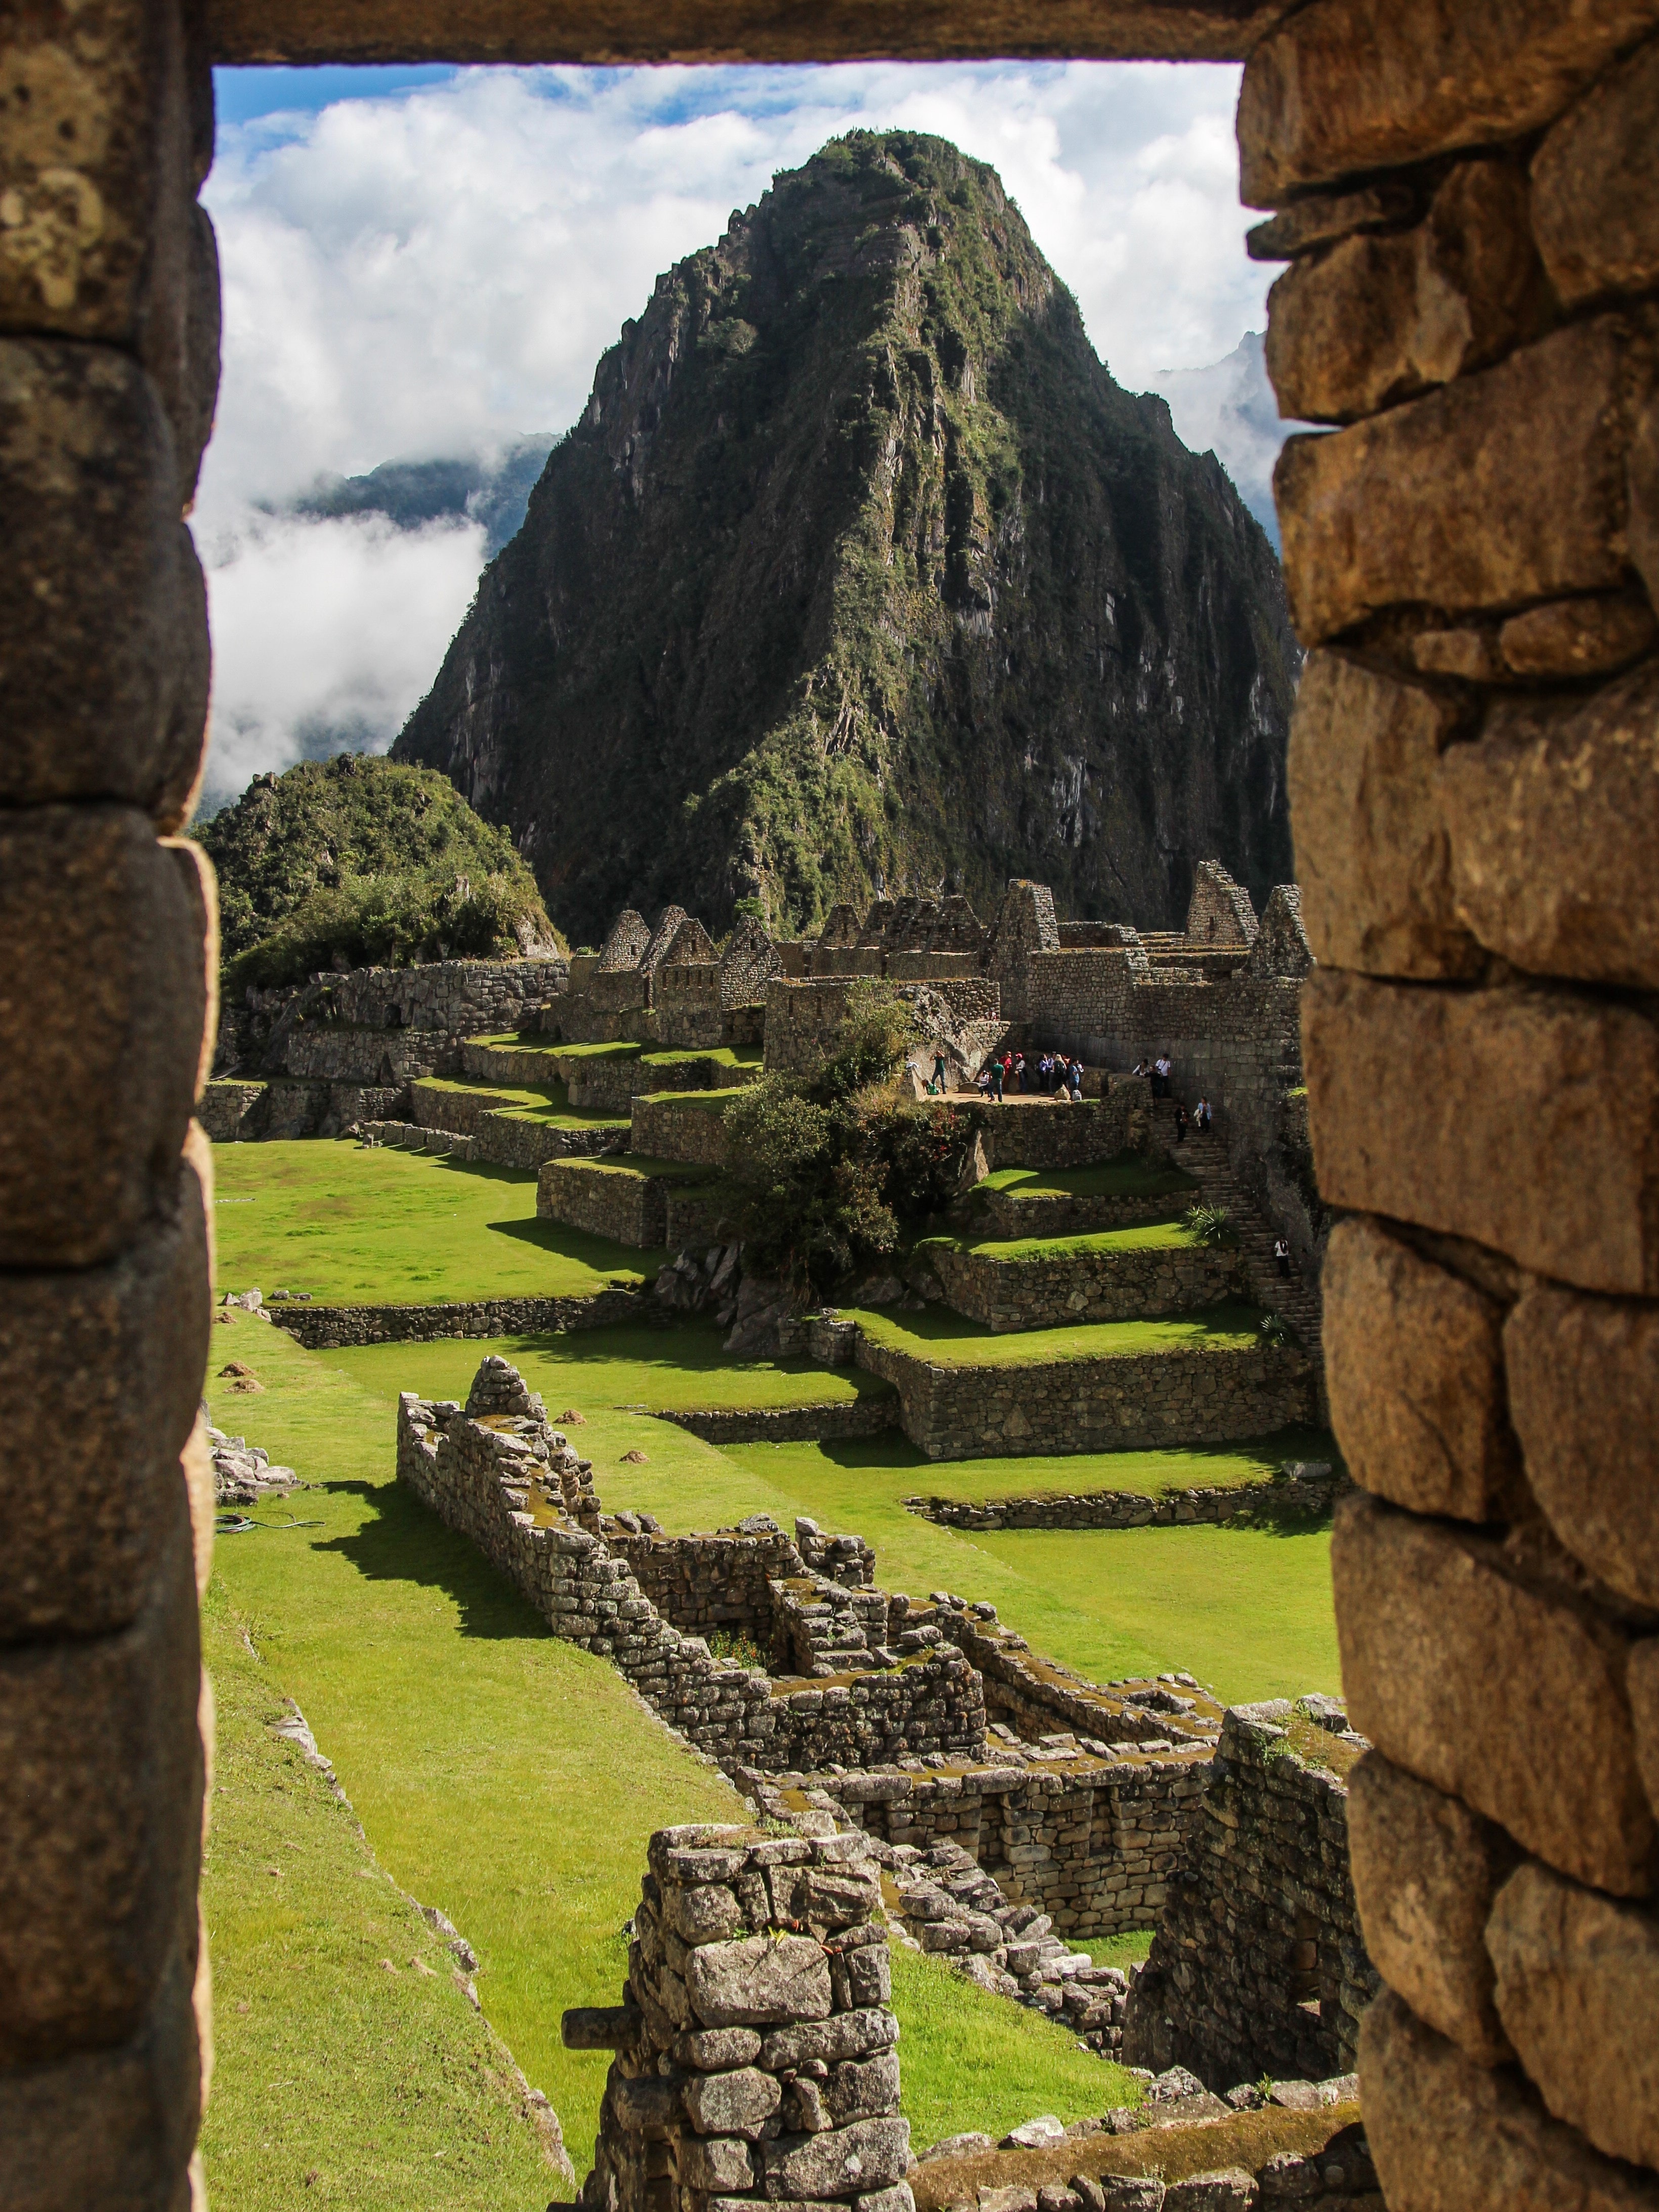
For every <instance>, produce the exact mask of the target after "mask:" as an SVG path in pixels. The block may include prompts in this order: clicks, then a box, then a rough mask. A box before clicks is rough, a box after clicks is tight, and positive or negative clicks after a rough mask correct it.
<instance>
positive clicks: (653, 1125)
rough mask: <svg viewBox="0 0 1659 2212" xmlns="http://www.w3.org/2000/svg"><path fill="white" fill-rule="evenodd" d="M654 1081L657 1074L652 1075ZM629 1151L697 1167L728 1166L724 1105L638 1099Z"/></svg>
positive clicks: (635, 1101)
mask: <svg viewBox="0 0 1659 2212" xmlns="http://www.w3.org/2000/svg"><path fill="white" fill-rule="evenodd" d="M651 1074H652V1078H653V1081H654V1079H655V1075H656V1071H655V1070H654V1069H653V1070H652V1071H651ZM630 1111H631V1113H632V1115H633V1129H634V1133H633V1137H632V1139H631V1140H630V1142H629V1150H630V1151H631V1152H642V1153H644V1154H645V1155H646V1156H647V1158H651V1159H654V1160H683V1161H685V1162H687V1163H688V1164H690V1165H692V1166H695V1167H708V1168H723V1167H724V1166H725V1165H726V1127H725V1109H724V1107H723V1105H720V1106H717V1105H714V1104H709V1105H700V1104H698V1103H696V1101H695V1100H693V1099H688V1098H651V1097H636V1098H635V1099H634V1101H633V1102H632V1105H631V1109H630Z"/></svg>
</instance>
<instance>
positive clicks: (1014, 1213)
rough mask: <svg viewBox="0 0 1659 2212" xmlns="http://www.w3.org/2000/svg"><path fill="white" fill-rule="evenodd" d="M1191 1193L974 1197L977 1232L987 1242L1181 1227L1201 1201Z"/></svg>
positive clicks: (990, 1193)
mask: <svg viewBox="0 0 1659 2212" xmlns="http://www.w3.org/2000/svg"><path fill="white" fill-rule="evenodd" d="M1199 1196H1200V1191H1199V1188H1198V1186H1197V1183H1196V1182H1194V1186H1193V1188H1191V1189H1190V1190H1175V1191H1168V1192H1166V1193H1165V1194H1164V1196H1163V1197H1162V1198H1073V1197H1072V1196H1071V1195H1069V1194H1060V1193H1057V1194H1055V1195H1054V1197H1052V1198H1019V1197H1017V1196H1016V1195H1015V1194H1014V1193H1013V1192H1012V1191H1007V1190H987V1188H986V1187H985V1186H984V1184H983V1183H981V1185H980V1186H979V1188H977V1189H976V1190H975V1192H974V1194H973V1213H974V1219H975V1226H976V1227H979V1228H980V1229H981V1233H982V1234H983V1235H984V1236H986V1237H1007V1238H1010V1239H1012V1238H1015V1237H1085V1236H1088V1235H1090V1234H1091V1233H1092V1232H1093V1231H1096V1230H1098V1229H1131V1228H1133V1227H1134V1226H1135V1225H1136V1224H1137V1223H1139V1222H1143V1221H1178V1220H1179V1219H1180V1218H1181V1217H1182V1214H1183V1213H1185V1212H1186V1211H1187V1208H1188V1206H1190V1205H1191V1204H1192V1203H1193V1200H1194V1199H1195V1198H1197V1197H1199Z"/></svg>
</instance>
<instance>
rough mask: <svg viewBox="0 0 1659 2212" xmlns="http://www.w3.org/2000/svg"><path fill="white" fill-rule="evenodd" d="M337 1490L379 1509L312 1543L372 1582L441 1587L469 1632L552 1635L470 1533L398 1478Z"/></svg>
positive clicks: (333, 1486)
mask: <svg viewBox="0 0 1659 2212" xmlns="http://www.w3.org/2000/svg"><path fill="white" fill-rule="evenodd" d="M326 1487H327V1488H328V1489H329V1490H330V1491H331V1492H336V1493H343V1494H346V1495H349V1496H352V1497H356V1498H362V1499H363V1500H364V1501H365V1502H366V1503H367V1504H368V1505H370V1506H371V1507H372V1508H373V1509H374V1511H373V1516H372V1517H371V1518H370V1519H368V1520H367V1521H365V1522H363V1524H362V1527H361V1528H356V1529H354V1530H353V1531H352V1533H351V1534H350V1535H349V1536H334V1537H331V1538H330V1539H329V1540H328V1541H327V1542H325V1543H319V1544H316V1545H313V1550H314V1551H318V1552H332V1553H335V1554H337V1557H339V1558H340V1559H345V1560H347V1561H348V1562H349V1564H350V1565H352V1566H353V1567H355V1568H356V1571H357V1572H358V1573H359V1574H360V1575H362V1577H363V1579H364V1581H365V1582H371V1583H413V1584H414V1585H415V1586H416V1587H417V1588H419V1589H437V1590H441V1591H442V1592H443V1593H444V1595H445V1596H446V1597H448V1598H450V1599H453V1601H454V1603H455V1605H456V1606H457V1607H458V1608H459V1612H460V1616H461V1622H460V1625H461V1633H462V1635H463V1636H480V1637H484V1638H490V1639H492V1640H496V1641H499V1640H501V1639H505V1638H517V1637H523V1636H550V1635H551V1634H552V1630H551V1629H550V1627H549V1626H548V1625H547V1623H546V1622H545V1621H544V1620H543V1619H542V1618H541V1615H540V1614H539V1613H537V1612H536V1610H535V1608H534V1607H532V1605H531V1603H530V1601H528V1599H526V1598H524V1597H521V1596H520V1594H519V1592H518V1591H517V1590H515V1589H513V1585H512V1584H511V1583H509V1582H507V1581H506V1580H505V1578H504V1577H502V1576H501V1575H499V1574H497V1572H496V1571H495V1568H494V1567H492V1566H491V1565H489V1561H488V1560H487V1559H484V1558H483V1554H482V1553H480V1552H479V1551H478V1550H477V1547H476V1546H474V1545H473V1544H472V1543H471V1541H469V1540H468V1539H467V1538H466V1537H465V1536H462V1535H459V1534H457V1533H456V1531H455V1530H454V1529H453V1528H446V1527H445V1525H444V1523H443V1522H441V1521H440V1520H439V1518H438V1517H437V1516H436V1514H435V1513H430V1512H428V1510H427V1509H426V1507H425V1506H424V1505H422V1504H421V1502H420V1500H419V1499H418V1498H415V1497H413V1496H411V1494H410V1492H408V1491H407V1490H404V1488H403V1487H402V1486H401V1485H399V1484H398V1483H380V1484H374V1483H368V1482H331V1483H329V1484H328V1485H326Z"/></svg>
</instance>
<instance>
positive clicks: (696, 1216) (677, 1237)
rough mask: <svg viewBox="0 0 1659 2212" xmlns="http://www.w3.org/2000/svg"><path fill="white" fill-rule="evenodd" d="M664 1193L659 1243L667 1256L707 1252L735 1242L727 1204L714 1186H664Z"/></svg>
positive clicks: (721, 1192) (726, 1199) (711, 1184)
mask: <svg viewBox="0 0 1659 2212" xmlns="http://www.w3.org/2000/svg"><path fill="white" fill-rule="evenodd" d="M729 1204H730V1200H729V1199H728V1198H727V1195H726V1192H725V1191H724V1190H722V1189H721V1188H720V1185H719V1184H718V1183H692V1184H690V1185H688V1184H685V1183H668V1184H666V1185H665V1204H664V1212H663V1229H664V1234H663V1243H665V1245H666V1246H667V1247H668V1249H669V1250H670V1251H671V1252H687V1251H690V1252H695V1251H697V1250H699V1249H703V1250H707V1249H710V1248H712V1247H713V1246H714V1245H716V1244H730V1243H734V1242H735V1241H736V1231H735V1228H734V1226H733V1224H732V1218H731V1216H730V1213H729V1212H728V1210H727V1209H728V1206H729Z"/></svg>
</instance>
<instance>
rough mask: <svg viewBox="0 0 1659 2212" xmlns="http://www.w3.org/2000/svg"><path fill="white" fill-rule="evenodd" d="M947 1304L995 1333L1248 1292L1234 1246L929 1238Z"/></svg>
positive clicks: (1177, 1308) (1179, 1308) (1135, 1314)
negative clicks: (978, 1243)
mask: <svg viewBox="0 0 1659 2212" xmlns="http://www.w3.org/2000/svg"><path fill="white" fill-rule="evenodd" d="M927 1257H928V1259H929V1260H930V1261H931V1262H932V1264H933V1270H934V1272H935V1273H936V1274H937V1275H938V1276H939V1280H940V1282H941V1283H942V1284H943V1285H944V1286H945V1301H946V1303H947V1304H949V1305H951V1306H952V1307H953V1308H954V1309H955V1310H956V1311H957V1313H959V1314H965V1315H966V1316H967V1317H968V1318H969V1320H970V1321H977V1322H984V1323H985V1325H986V1326H987V1328H990V1329H991V1330H992V1331H994V1333H995V1334H1004V1333H1006V1332H1011V1331H1014V1330H1018V1329H1028V1328H1065V1327H1066V1326H1067V1325H1068V1324H1073V1323H1081V1322H1100V1321H1137V1320H1141V1319H1144V1318H1151V1317H1153V1316H1158V1315H1159V1314H1178V1313H1191V1312H1194V1311H1196V1310H1199V1309H1200V1308H1202V1307H1204V1306H1213V1305H1219V1304H1221V1303H1222V1302H1223V1301H1224V1300H1225V1299H1227V1298H1237V1297H1245V1296H1247V1295H1248V1292H1249V1279H1248V1276H1247V1273H1246V1270H1245V1267H1244V1260H1243V1254H1242V1253H1241V1252H1239V1251H1238V1250H1237V1248H1236V1247H1234V1246H1230V1245H1206V1244H1198V1245H1194V1244H1170V1245H1151V1246H1147V1247H1145V1248H1141V1249H1132V1250H1127V1251H1121V1252H1073V1253H1068V1254H1067V1255H1066V1258H1065V1259H1064V1260H1063V1261H1059V1260H1053V1259H1045V1260H1013V1259H1003V1258H1001V1257H1000V1256H999V1255H997V1254H996V1253H995V1252H968V1251H963V1250H962V1249H960V1248H959V1247H957V1246H953V1245H949V1244H936V1245H929V1246H928V1248H927Z"/></svg>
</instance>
